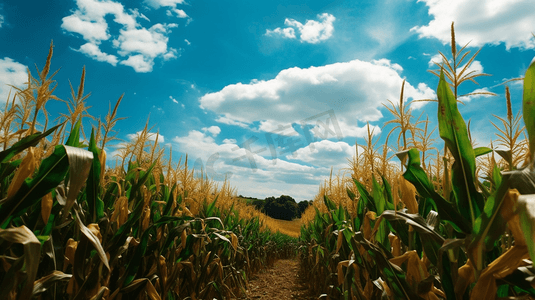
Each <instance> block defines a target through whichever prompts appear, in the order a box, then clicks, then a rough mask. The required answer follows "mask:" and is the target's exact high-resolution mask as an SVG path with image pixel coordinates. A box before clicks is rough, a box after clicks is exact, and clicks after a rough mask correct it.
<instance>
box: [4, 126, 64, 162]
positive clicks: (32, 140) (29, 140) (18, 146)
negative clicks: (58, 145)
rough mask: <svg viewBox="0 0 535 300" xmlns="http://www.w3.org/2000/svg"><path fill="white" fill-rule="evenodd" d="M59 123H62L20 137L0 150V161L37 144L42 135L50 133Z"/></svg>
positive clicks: (6, 159) (5, 160) (7, 159)
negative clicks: (11, 144)
mask: <svg viewBox="0 0 535 300" xmlns="http://www.w3.org/2000/svg"><path fill="white" fill-rule="evenodd" d="M61 125H62V124H59V125H56V126H54V127H52V128H50V129H49V130H47V131H45V132H44V133H40V132H37V133H34V134H32V135H29V136H27V137H25V138H23V139H21V140H20V141H18V142H16V143H15V144H14V145H13V146H11V147H10V148H9V149H7V150H4V151H2V152H0V162H2V163H5V162H7V161H9V160H10V159H11V158H13V156H15V155H17V154H19V153H21V152H22V151H24V150H25V149H27V148H29V147H34V146H35V145H37V144H38V143H39V141H40V140H41V139H42V138H44V137H46V136H48V135H49V134H51V133H52V132H54V130H56V129H57V128H58V127H60V126H61Z"/></svg>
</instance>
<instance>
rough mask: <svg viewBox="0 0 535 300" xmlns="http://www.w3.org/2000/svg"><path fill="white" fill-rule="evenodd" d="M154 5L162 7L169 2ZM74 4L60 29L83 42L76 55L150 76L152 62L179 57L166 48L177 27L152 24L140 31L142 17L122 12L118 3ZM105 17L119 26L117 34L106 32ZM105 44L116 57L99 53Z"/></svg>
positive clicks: (81, 1)
mask: <svg viewBox="0 0 535 300" xmlns="http://www.w3.org/2000/svg"><path fill="white" fill-rule="evenodd" d="M154 2H155V3H160V4H162V5H163V4H165V3H167V2H170V1H154ZM173 3H178V1H174V2H173ZM76 4H77V8H76V9H75V10H74V11H72V14H71V15H69V16H66V17H64V18H63V19H62V20H63V23H62V25H61V27H62V29H63V30H65V31H66V32H70V33H76V34H80V35H81V37H82V39H83V40H85V41H86V43H85V44H84V45H82V46H81V47H80V48H79V49H78V50H76V51H79V52H82V53H84V54H85V55H87V56H88V57H90V58H92V59H95V60H97V61H103V62H108V63H110V64H112V65H114V66H115V65H117V63H118V62H119V61H120V62H119V64H121V65H126V66H131V67H133V68H134V70H135V71H136V72H151V71H152V67H153V66H154V60H155V59H156V58H162V59H163V60H164V61H165V60H170V59H172V58H176V57H178V56H179V55H178V51H177V50H176V49H174V48H168V46H167V44H168V42H169V38H168V36H169V34H170V32H171V28H175V27H177V26H178V25H177V24H174V23H171V24H160V23H156V24H153V25H152V26H151V27H144V26H142V25H141V24H140V23H139V22H138V19H141V20H144V21H146V22H150V20H149V19H148V18H147V17H146V16H145V15H143V14H141V13H139V12H138V11H137V10H136V9H129V10H125V8H124V6H123V5H122V4H121V3H119V2H114V1H112V0H103V1H97V0H76ZM109 15H112V16H113V17H114V19H113V22H115V23H117V24H118V25H120V29H119V30H118V32H110V29H109V26H108V23H107V20H106V17H107V16H109ZM109 41H111V44H112V46H113V47H114V48H115V49H116V51H117V54H118V55H114V54H111V53H104V52H103V51H102V50H101V44H102V43H103V42H109ZM118 56H120V57H121V58H119V57H118Z"/></svg>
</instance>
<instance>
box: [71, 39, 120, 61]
mask: <svg viewBox="0 0 535 300" xmlns="http://www.w3.org/2000/svg"><path fill="white" fill-rule="evenodd" d="M75 51H78V52H81V53H83V54H85V55H87V56H88V57H90V58H92V59H95V60H98V61H103V62H107V63H109V64H110V65H112V66H116V65H117V62H118V61H119V60H118V59H117V56H115V55H112V54H107V53H104V52H102V51H101V50H100V48H99V47H98V46H97V45H95V44H93V43H91V42H89V43H85V44H83V45H82V46H80V49H78V50H75Z"/></svg>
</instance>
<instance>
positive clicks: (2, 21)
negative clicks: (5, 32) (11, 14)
mask: <svg viewBox="0 0 535 300" xmlns="http://www.w3.org/2000/svg"><path fill="white" fill-rule="evenodd" d="M2 24H4V16H2V15H0V28H2Z"/></svg>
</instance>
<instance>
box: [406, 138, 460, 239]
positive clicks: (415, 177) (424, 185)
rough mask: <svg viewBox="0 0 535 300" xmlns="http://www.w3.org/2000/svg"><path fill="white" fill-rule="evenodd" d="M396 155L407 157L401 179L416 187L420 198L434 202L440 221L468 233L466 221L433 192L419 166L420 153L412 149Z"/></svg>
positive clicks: (431, 185)
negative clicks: (405, 167) (405, 168)
mask: <svg viewBox="0 0 535 300" xmlns="http://www.w3.org/2000/svg"><path fill="white" fill-rule="evenodd" d="M396 155H397V156H398V157H401V158H403V157H404V156H406V155H408V156H409V160H408V163H407V170H406V171H405V173H403V177H404V178H405V179H407V180H408V181H409V182H410V183H412V184H413V185H414V186H415V187H416V190H417V191H418V193H419V194H420V196H422V197H424V198H428V199H430V200H432V201H434V202H435V205H436V207H437V210H438V213H439V215H440V216H441V217H442V219H443V220H445V221H448V222H449V223H450V224H451V225H452V226H453V227H454V228H455V229H456V230H457V231H462V232H465V233H469V232H470V231H471V228H470V226H469V224H468V222H467V220H466V219H465V218H464V217H463V216H461V215H460V214H459V213H458V212H457V210H455V208H454V207H453V205H452V204H451V203H450V202H448V201H446V199H444V198H443V197H442V196H441V195H440V194H438V193H437V192H435V188H434V187H433V184H432V183H431V181H430V180H429V178H428V177H427V174H425V171H424V169H423V168H422V167H421V166H420V151H418V149H416V148H413V149H410V150H407V151H402V152H399V153H397V154H396Z"/></svg>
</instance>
